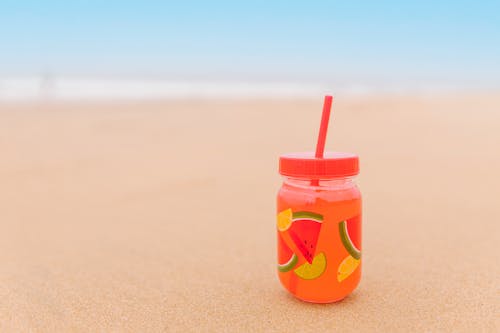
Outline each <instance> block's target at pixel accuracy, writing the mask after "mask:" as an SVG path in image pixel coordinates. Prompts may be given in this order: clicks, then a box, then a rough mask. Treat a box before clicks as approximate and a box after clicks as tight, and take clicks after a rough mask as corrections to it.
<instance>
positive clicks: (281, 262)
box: [278, 233, 299, 273]
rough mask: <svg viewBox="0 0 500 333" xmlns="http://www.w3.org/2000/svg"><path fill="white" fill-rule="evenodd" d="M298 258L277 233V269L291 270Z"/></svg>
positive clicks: (281, 270)
mask: <svg viewBox="0 0 500 333" xmlns="http://www.w3.org/2000/svg"><path fill="white" fill-rule="evenodd" d="M298 259H299V258H298V257H297V255H296V254H295V253H293V251H292V250H291V249H290V248H289V247H288V245H286V243H285V241H284V240H283V237H282V236H281V234H280V233H278V271H280V272H282V273H286V272H288V271H290V270H292V269H293V268H294V267H295V265H297V262H298Z"/></svg>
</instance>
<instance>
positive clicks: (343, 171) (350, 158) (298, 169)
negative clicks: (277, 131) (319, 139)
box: [279, 152, 359, 178]
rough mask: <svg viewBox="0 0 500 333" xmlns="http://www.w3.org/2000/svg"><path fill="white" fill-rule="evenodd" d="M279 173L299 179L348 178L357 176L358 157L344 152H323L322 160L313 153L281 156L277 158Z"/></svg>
mask: <svg viewBox="0 0 500 333" xmlns="http://www.w3.org/2000/svg"><path fill="white" fill-rule="evenodd" d="M279 173H280V174H281V175H283V176H290V177H300V178H307V177H311V178H320V177H349V176H355V175H357V174H359V158H358V155H356V154H353V153H346V152H325V154H324V156H323V158H317V157H315V156H314V152H298V153H288V154H283V155H281V156H280V158H279Z"/></svg>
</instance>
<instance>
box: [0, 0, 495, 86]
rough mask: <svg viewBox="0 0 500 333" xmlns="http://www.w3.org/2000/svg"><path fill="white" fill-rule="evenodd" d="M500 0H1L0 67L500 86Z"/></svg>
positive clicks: (4, 71)
mask: <svg viewBox="0 0 500 333" xmlns="http://www.w3.org/2000/svg"><path fill="white" fill-rule="evenodd" d="M498 3H499V2H498V1H415V2H405V1H248V2H242V1H241V2H240V1H126V0H121V1H114V0H112V1H92V0H91V1H50V0H49V1H35V0H32V1H22V0H16V1H12V0H7V1H6V0H2V1H1V2H0V50H1V52H0V76H1V75H30V74H40V73H45V72H51V73H54V74H56V75H57V74H59V75H85V76H141V77H161V78H194V79H228V80H254V79H255V80H280V81H286V80H292V81H301V80H303V81H308V82H336V81H338V82H343V81H349V82H360V83H366V82H370V83H374V82H375V83H376V82H392V83H395V84H399V83H405V82H408V81H410V82H411V81H420V82H441V81H443V82H461V83H466V84H471V85H475V84H476V85H495V86H499V85H500V82H499V77H500V64H499V62H500V60H499V59H500V19H499V15H500V14H499V13H500V5H499V4H498Z"/></svg>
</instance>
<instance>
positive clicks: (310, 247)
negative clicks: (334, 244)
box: [287, 212, 323, 263]
mask: <svg viewBox="0 0 500 333" xmlns="http://www.w3.org/2000/svg"><path fill="white" fill-rule="evenodd" d="M322 225H323V216H322V215H319V214H316V213H311V212H294V213H293V214H292V224H291V225H290V227H289V228H288V229H287V233H288V235H289V236H290V238H291V240H292V241H293V243H294V244H295V246H296V248H297V250H298V251H299V252H300V253H301V254H302V256H303V257H304V258H305V259H306V260H307V261H308V262H309V263H312V261H313V259H314V256H315V254H316V245H317V243H318V238H319V232H320V231H321V226H322Z"/></svg>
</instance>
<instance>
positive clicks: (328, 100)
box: [311, 95, 333, 186]
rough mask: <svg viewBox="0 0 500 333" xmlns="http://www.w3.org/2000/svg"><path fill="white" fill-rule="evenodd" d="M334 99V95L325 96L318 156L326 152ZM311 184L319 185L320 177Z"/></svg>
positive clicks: (316, 155)
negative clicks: (327, 133)
mask: <svg viewBox="0 0 500 333" xmlns="http://www.w3.org/2000/svg"><path fill="white" fill-rule="evenodd" d="M332 101H333V97H332V96H330V95H326V96H325V101H324V102H323V114H322V115H321V124H320V126H319V134H318V142H317V143H316V154H314V157H316V158H323V153H324V152H325V142H326V132H328V121H329V120H330V111H331V109H332ZM311 185H312V186H318V185H319V179H313V180H311Z"/></svg>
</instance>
